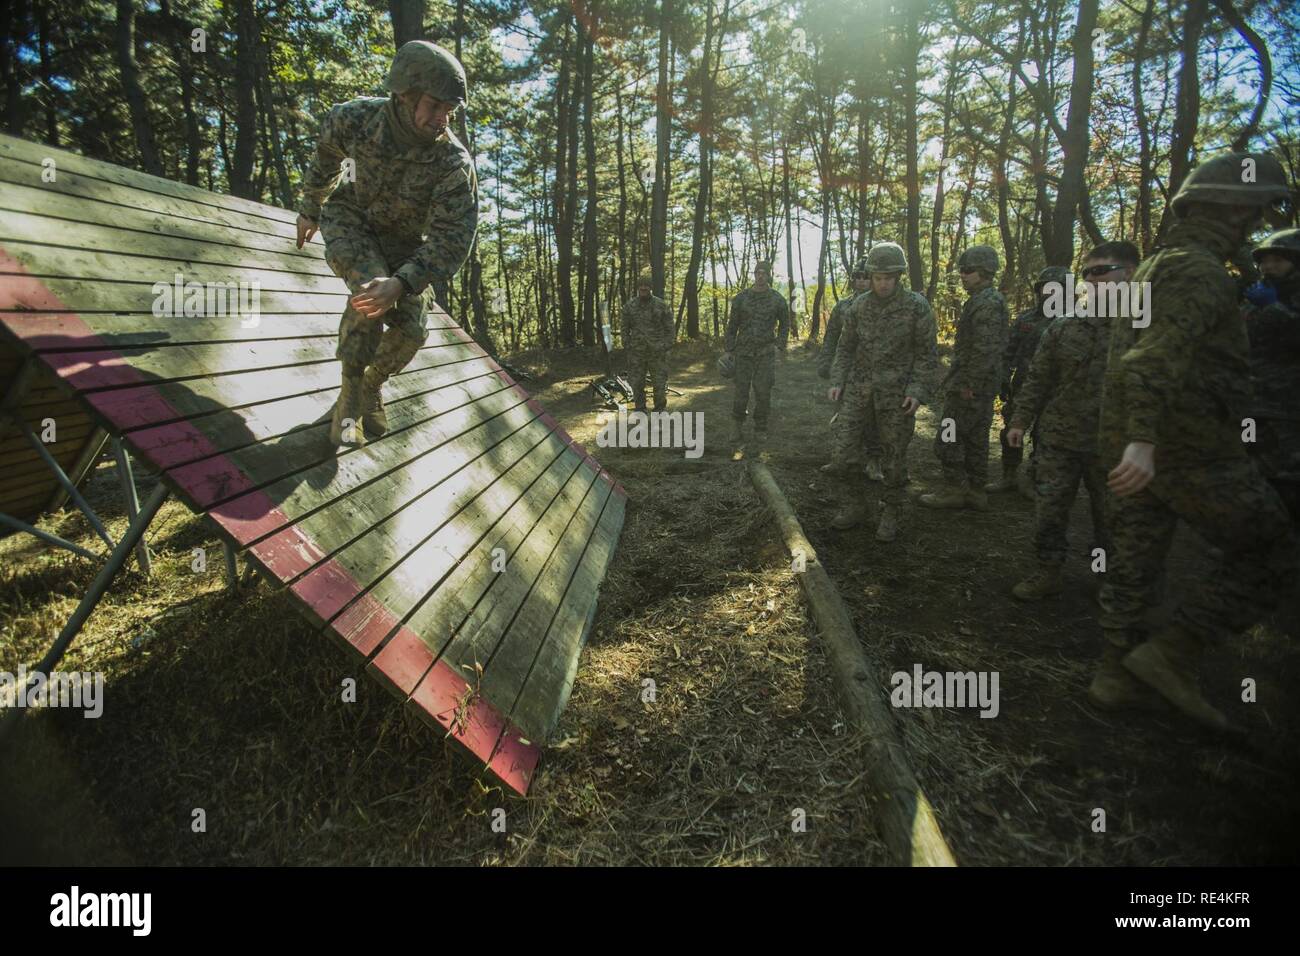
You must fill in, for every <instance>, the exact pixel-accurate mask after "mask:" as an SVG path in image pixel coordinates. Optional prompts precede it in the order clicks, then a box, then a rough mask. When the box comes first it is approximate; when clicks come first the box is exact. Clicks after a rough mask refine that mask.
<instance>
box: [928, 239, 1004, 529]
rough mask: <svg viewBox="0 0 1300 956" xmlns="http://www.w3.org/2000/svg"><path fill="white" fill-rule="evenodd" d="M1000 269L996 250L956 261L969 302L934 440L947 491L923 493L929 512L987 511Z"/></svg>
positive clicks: (980, 249) (999, 369) (999, 370)
mask: <svg viewBox="0 0 1300 956" xmlns="http://www.w3.org/2000/svg"><path fill="white" fill-rule="evenodd" d="M1000 266H1001V263H1000V262H999V261H998V254H997V252H996V251H995V250H994V249H993V247H992V246H971V247H970V248H969V249H967V250H966V251H965V252H963V253H962V254H961V256H960V257H959V258H958V260H957V270H958V272H960V273H961V284H962V287H963V288H965V290H966V291H967V292H968V293H970V298H968V299H967V300H966V303H965V304H964V305H963V306H962V309H961V316H960V318H958V320H957V336H956V339H955V341H954V342H953V347H952V365H951V366H950V367H949V369H948V374H947V376H945V377H944V380H943V385H942V390H943V396H944V397H943V412H942V414H941V416H940V421H939V427H938V428H937V429H936V430H935V438H934V452H935V456H936V457H937V458H938V459H939V465H940V467H941V468H942V470H943V477H944V482H945V484H946V485H947V487H946V488H945V489H944V490H943V491H939V492H931V493H930V494H924V495H921V498H920V501H921V504H923V505H926V506H927V507H930V508H975V509H978V510H980V511H983V510H985V509H986V508H988V493H987V492H986V491H985V490H984V486H985V484H986V483H987V482H988V469H989V428H990V427H991V426H992V424H993V399H994V397H996V395H997V393H998V387H999V386H1000V385H1001V384H1002V378H1003V366H1002V357H1003V355H1004V354H1005V353H1006V348H1007V303H1006V300H1005V299H1003V298H1002V293H1001V292H999V291H998V290H997V288H996V287H995V286H994V285H993V277H994V276H996V275H997V273H998V269H999V268H1000Z"/></svg>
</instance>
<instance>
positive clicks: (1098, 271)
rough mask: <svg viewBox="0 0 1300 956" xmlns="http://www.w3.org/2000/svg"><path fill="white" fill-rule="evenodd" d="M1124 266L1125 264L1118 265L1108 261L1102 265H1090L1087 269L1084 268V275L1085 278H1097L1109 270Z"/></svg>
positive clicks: (1112, 270)
mask: <svg viewBox="0 0 1300 956" xmlns="http://www.w3.org/2000/svg"><path fill="white" fill-rule="evenodd" d="M1123 268H1124V266H1122V265H1116V264H1115V263H1107V264H1106V265H1101V266H1089V267H1088V268H1087V269H1084V270H1083V277H1084V278H1085V279H1095V278H1097V276H1104V275H1106V273H1108V272H1114V271H1115V270H1116V269H1123Z"/></svg>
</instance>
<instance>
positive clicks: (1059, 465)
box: [1034, 445, 1110, 566]
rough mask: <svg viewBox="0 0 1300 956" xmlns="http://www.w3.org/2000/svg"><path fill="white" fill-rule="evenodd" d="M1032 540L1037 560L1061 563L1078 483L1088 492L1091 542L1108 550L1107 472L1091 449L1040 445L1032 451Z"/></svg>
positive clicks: (1053, 563) (1064, 555)
mask: <svg viewBox="0 0 1300 956" xmlns="http://www.w3.org/2000/svg"><path fill="white" fill-rule="evenodd" d="M1035 459H1036V463H1035V468H1034V511H1035V517H1036V527H1035V533H1034V543H1035V547H1036V549H1037V551H1038V560H1039V561H1040V562H1041V563H1043V564H1048V565H1057V566H1059V565H1061V564H1064V563H1065V557H1066V553H1067V537H1066V532H1067V530H1068V529H1069V527H1070V512H1071V511H1072V510H1073V508H1074V498H1075V495H1076V494H1078V491H1079V482H1080V481H1082V482H1083V487H1084V488H1085V489H1086V490H1087V493H1088V503H1089V505H1090V507H1091V509H1092V541H1093V545H1094V546H1095V547H1101V548H1104V549H1105V550H1106V552H1107V553H1109V552H1110V543H1109V541H1108V540H1107V536H1106V471H1105V469H1104V468H1103V467H1102V465H1101V459H1100V458H1099V457H1098V456H1097V455H1096V454H1094V453H1092V452H1084V451H1070V450H1068V449H1065V448H1053V447H1051V446H1050V445H1042V446H1040V447H1038V448H1037V449H1036V450H1035Z"/></svg>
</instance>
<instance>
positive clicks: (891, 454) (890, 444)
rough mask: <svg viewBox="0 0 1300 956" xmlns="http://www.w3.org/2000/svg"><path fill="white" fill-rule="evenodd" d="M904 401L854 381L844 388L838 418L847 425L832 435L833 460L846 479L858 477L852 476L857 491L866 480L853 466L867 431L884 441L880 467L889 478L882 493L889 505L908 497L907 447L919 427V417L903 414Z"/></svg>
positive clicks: (837, 421) (837, 469) (896, 395)
mask: <svg viewBox="0 0 1300 956" xmlns="http://www.w3.org/2000/svg"><path fill="white" fill-rule="evenodd" d="M902 402H903V400H902V397H901V396H900V395H898V394H891V395H884V394H882V393H880V392H874V391H872V390H871V389H870V388H865V387H862V386H860V385H858V384H857V383H855V382H850V383H849V384H848V386H847V387H846V388H845V389H844V397H843V400H842V403H841V405H840V417H839V418H838V419H837V420H836V424H837V425H839V424H841V423H842V424H843V427H842V428H837V429H835V430H834V432H833V433H832V436H831V439H832V445H831V463H832V464H833V465H835V470H836V472H837V473H838V474H840V475H841V476H843V477H844V478H846V479H848V478H849V477H850V476H851V475H855V476H856V481H854V480H852V479H851V483H852V484H854V485H855V486H856V487H855V489H854V490H857V489H860V488H861V487H862V485H863V484H865V482H863V481H862V479H861V473H860V472H857V470H856V469H854V468H851V467H850V466H851V465H852V464H853V463H854V462H853V459H852V458H851V456H852V455H853V454H855V453H856V452H857V451H858V449H859V448H860V447H861V441H860V439H861V436H862V434H863V431H864V430H866V431H868V432H874V433H875V435H876V437H877V440H878V441H879V442H880V470H881V472H882V473H883V474H884V478H885V481H884V490H883V491H882V493H881V496H882V497H883V498H884V501H885V503H886V504H892V505H899V504H902V503H903V501H904V500H906V497H907V496H906V495H905V494H904V493H903V488H904V486H906V484H907V446H908V445H909V444H910V443H911V441H912V434H913V432H914V431H915V429H916V416H915V415H905V414H903V410H902V408H900V407H899V406H900V405H901V404H902ZM873 493H874V492H873Z"/></svg>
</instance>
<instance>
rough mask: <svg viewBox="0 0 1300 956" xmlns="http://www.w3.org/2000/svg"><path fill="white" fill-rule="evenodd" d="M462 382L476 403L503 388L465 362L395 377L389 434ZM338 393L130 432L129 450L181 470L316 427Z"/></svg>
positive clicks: (429, 410) (388, 391)
mask: <svg viewBox="0 0 1300 956" xmlns="http://www.w3.org/2000/svg"><path fill="white" fill-rule="evenodd" d="M335 377H336V378H337V376H335ZM462 383H464V384H465V386H466V388H467V389H469V390H472V392H473V397H475V398H478V397H482V396H483V395H486V394H488V393H490V392H493V391H499V390H501V389H503V388H505V387H506V386H505V383H504V382H502V381H501V380H500V379H499V378H498V377H497V376H494V375H490V374H488V373H487V372H486V371H484V370H483V369H482V368H478V369H475V368H473V367H471V363H469V362H462V363H459V364H456V365H443V366H437V367H434V368H430V369H423V370H421V371H419V372H417V373H416V374H414V375H406V376H399V377H398V378H397V379H396V380H395V381H393V382H390V383H389V385H388V386H387V387H386V388H385V389H384V395H385V397H386V398H387V403H386V405H387V410H388V417H389V428H390V430H396V429H398V428H402V427H405V426H406V425H409V424H414V423H415V422H417V421H420V420H422V419H424V418H427V417H430V416H432V415H433V414H436V413H437V411H438V410H439V409H440V408H441V407H442V404H443V400H444V398H445V397H446V396H440V397H439V396H430V395H429V393H431V392H433V391H435V390H437V389H442V388H446V387H448V386H452V385H457V384H462ZM338 393H339V389H338V387H337V386H336V387H333V388H327V389H323V390H321V391H316V392H307V393H305V394H302V395H294V396H290V397H288V398H281V399H272V400H270V401H266V402H261V403H257V404H253V405H247V406H242V407H239V408H233V407H221V408H219V409H218V410H217V411H215V412H212V413H211V414H210V415H208V416H205V417H199V416H192V417H190V418H189V421H190V423H191V424H193V425H194V426H195V428H196V429H197V431H191V430H184V429H177V428H175V427H173V426H172V425H171V424H167V425H155V426H152V427H150V428H145V429H141V430H139V431H134V432H132V433H131V435H130V440H131V445H132V447H134V448H136V449H137V450H138V454H140V455H141V457H145V458H147V459H148V460H149V461H151V462H152V463H153V464H154V465H155V466H156V467H158V468H175V467H179V466H181V465H186V464H189V463H190V462H194V461H198V460H200V459H202V458H205V457H208V456H210V455H212V454H215V453H224V452H228V451H232V450H234V449H236V448H241V447H243V446H244V445H247V444H251V443H252V442H260V441H268V440H272V439H276V438H280V437H282V436H284V435H287V434H289V433H290V432H292V431H295V430H297V429H300V428H306V427H310V426H313V425H319V424H321V423H322V422H323V421H324V420H325V419H326V417H327V416H329V415H330V414H331V413H332V411H333V408H334V402H335V399H336V398H337V397H338ZM215 416H220V417H222V419H223V421H221V422H217V421H214V420H213V418H214V417H215ZM234 419H238V420H239V422H238V423H237V422H235V421H234Z"/></svg>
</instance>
